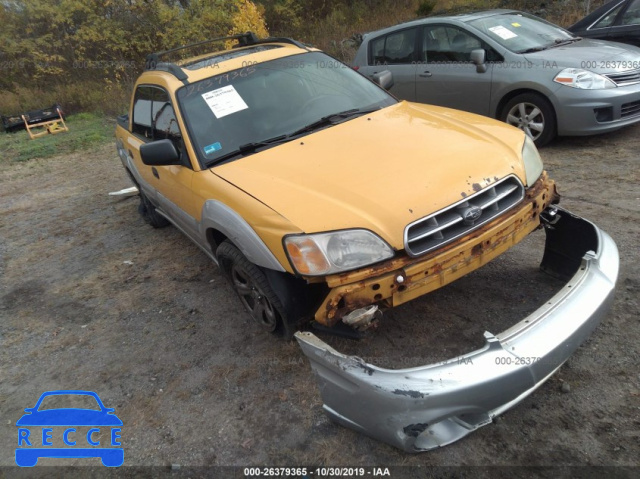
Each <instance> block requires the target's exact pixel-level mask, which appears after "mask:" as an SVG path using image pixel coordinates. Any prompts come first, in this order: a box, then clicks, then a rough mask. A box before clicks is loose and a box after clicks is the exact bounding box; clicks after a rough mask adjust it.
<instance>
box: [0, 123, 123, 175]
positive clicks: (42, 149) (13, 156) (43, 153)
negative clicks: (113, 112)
mask: <svg viewBox="0 0 640 479" xmlns="http://www.w3.org/2000/svg"><path fill="white" fill-rule="evenodd" d="M66 124H67V127H68V128H69V131H68V132H61V133H58V134H55V135H46V136H42V137H40V138H36V139H35V140H32V139H30V138H29V135H28V134H27V132H26V131H25V130H21V131H18V132H15V133H4V132H2V133H0V151H3V152H4V154H3V155H2V157H1V158H0V163H15V162H25V161H29V160H32V159H34V158H49V157H52V156H57V155H62V154H68V153H73V152H75V151H80V150H87V149H89V148H91V147H94V146H97V145H100V144H103V143H106V142H110V141H113V140H114V135H113V132H114V130H115V121H114V120H113V119H110V118H105V117H104V115H101V114H95V113H78V114H76V115H71V116H69V117H68V118H67V120H66Z"/></svg>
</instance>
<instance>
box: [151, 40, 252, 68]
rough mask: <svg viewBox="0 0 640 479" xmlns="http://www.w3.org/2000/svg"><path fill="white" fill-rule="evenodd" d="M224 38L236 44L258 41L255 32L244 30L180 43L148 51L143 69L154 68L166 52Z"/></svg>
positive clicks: (241, 44) (243, 44) (249, 43)
mask: <svg viewBox="0 0 640 479" xmlns="http://www.w3.org/2000/svg"><path fill="white" fill-rule="evenodd" d="M224 40H238V46H245V45H253V44H254V43H256V42H258V41H259V40H258V37H257V36H256V34H255V33H253V32H246V33H239V34H237V35H230V36H226V37H218V38H212V39H210V40H204V41H202V42H196V43H190V44H189V45H182V46H179V47H176V48H171V49H169V50H164V51H162V52H155V53H150V54H149V55H147V60H146V62H145V69H147V70H155V68H156V65H157V64H158V62H159V60H160V57H162V56H163V55H166V54H168V53H173V52H177V51H180V50H185V49H187V48H194V47H199V46H200V45H205V44H207V43H213V42H218V41H224ZM172 73H173V72H172Z"/></svg>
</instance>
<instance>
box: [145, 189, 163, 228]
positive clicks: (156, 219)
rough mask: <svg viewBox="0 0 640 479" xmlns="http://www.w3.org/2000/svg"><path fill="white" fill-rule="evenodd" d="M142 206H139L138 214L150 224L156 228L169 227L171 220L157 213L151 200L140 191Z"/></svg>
mask: <svg viewBox="0 0 640 479" xmlns="http://www.w3.org/2000/svg"><path fill="white" fill-rule="evenodd" d="M138 190H139V191H140V205H138V213H140V215H141V216H142V218H143V219H144V220H145V221H146V222H147V223H149V224H150V225H151V226H153V227H154V228H164V227H165V226H169V225H170V224H171V223H169V220H167V218H165V217H164V216H162V215H161V214H160V213H158V212H157V211H156V207H155V206H153V204H152V203H151V201H149V198H147V197H146V196H145V194H144V193H143V192H142V190H140V187H138Z"/></svg>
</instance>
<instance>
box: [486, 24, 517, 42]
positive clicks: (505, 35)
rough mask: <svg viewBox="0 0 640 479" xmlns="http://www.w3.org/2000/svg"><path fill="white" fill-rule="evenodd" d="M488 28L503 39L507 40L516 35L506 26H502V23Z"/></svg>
mask: <svg viewBox="0 0 640 479" xmlns="http://www.w3.org/2000/svg"><path fill="white" fill-rule="evenodd" d="M489 30H490V31H491V32H493V33H495V34H496V35H498V36H499V37H500V38H502V39H503V40H509V39H510V38H515V37H517V36H518V35H516V34H515V33H513V32H512V31H511V30H509V29H508V28H505V27H503V26H502V25H499V26H497V27H491V28H490V29H489Z"/></svg>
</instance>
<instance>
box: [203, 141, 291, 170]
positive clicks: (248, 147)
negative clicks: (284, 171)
mask: <svg viewBox="0 0 640 479" xmlns="http://www.w3.org/2000/svg"><path fill="white" fill-rule="evenodd" d="M289 140H290V138H289V135H278V136H274V137H273V138H269V139H267V140H262V141H256V142H252V143H245V144H244V145H240V146H239V147H238V149H236V150H233V151H230V152H229V153H226V154H224V155H222V156H219V157H218V158H214V159H213V160H211V161H210V162H208V163H206V165H205V166H206V167H207V168H210V167H212V166H215V165H219V164H220V163H224V162H225V161H227V160H230V159H232V158H235V157H237V156H245V155H246V154H247V153H255V152H256V150H258V149H259V148H262V147H265V146H275V145H277V144H279V143H284V142H286V141H289Z"/></svg>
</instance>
